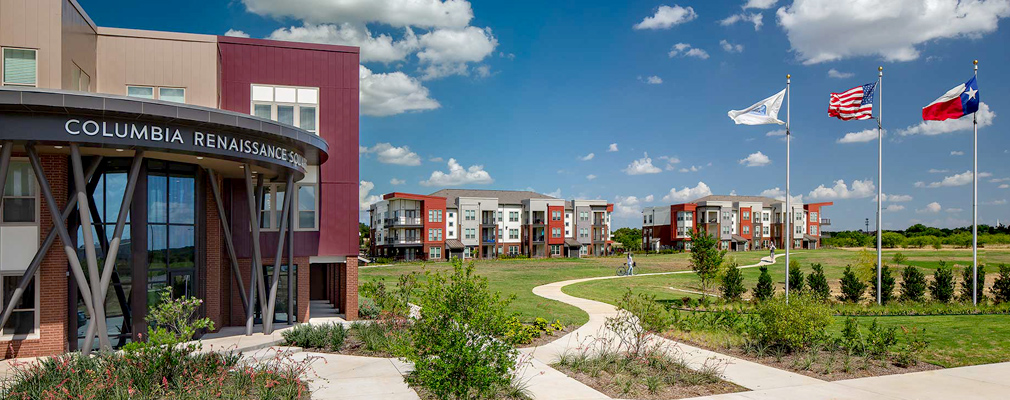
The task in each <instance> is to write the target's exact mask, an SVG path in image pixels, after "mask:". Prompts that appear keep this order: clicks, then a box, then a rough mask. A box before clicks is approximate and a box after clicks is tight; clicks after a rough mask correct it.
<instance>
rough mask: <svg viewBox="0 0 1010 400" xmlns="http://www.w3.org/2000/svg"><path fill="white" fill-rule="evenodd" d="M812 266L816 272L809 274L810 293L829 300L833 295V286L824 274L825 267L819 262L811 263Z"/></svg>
mask: <svg viewBox="0 0 1010 400" xmlns="http://www.w3.org/2000/svg"><path fill="white" fill-rule="evenodd" d="M811 268H813V270H814V272H812V273H811V274H810V275H807V286H808V287H809V288H810V295H811V296H813V297H814V298H816V299H818V300H820V301H827V300H828V298H830V297H831V287H829V286H828V278H827V277H825V276H824V267H823V266H821V264H820V263H817V264H811Z"/></svg>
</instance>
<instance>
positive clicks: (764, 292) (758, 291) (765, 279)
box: [751, 265, 1010, 301]
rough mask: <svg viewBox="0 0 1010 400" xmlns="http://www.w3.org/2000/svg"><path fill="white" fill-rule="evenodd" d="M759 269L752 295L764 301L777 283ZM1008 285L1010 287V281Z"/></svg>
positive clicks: (765, 270)
mask: <svg viewBox="0 0 1010 400" xmlns="http://www.w3.org/2000/svg"><path fill="white" fill-rule="evenodd" d="M758 268H760V269H761V275H759V276H758V283H757V286H755V287H754V290H753V291H752V292H751V293H752V294H753V295H754V298H755V299H757V300H758V301H764V300H768V299H770V298H772V295H773V294H775V283H774V282H772V276H771V274H769V273H768V267H766V266H764V265H762V266H760V267H758ZM1008 285H1010V279H1008Z"/></svg>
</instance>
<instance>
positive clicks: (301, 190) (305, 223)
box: [296, 185, 319, 230]
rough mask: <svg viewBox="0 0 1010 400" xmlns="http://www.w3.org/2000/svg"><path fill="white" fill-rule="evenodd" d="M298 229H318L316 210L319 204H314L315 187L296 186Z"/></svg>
mask: <svg viewBox="0 0 1010 400" xmlns="http://www.w3.org/2000/svg"><path fill="white" fill-rule="evenodd" d="M296 200H297V201H298V229H301V230H316V229H319V217H318V213H317V212H316V210H317V209H318V205H319V203H318V202H316V186H315V185H298V197H297V198H296Z"/></svg>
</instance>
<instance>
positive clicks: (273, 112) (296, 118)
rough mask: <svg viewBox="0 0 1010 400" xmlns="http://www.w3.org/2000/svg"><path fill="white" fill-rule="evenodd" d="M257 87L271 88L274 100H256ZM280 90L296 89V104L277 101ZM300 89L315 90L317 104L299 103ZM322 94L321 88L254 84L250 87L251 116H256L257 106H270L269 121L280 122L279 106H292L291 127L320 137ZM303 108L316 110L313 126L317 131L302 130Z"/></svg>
mask: <svg viewBox="0 0 1010 400" xmlns="http://www.w3.org/2000/svg"><path fill="white" fill-rule="evenodd" d="M257 86H258V87H268V88H270V90H271V95H270V97H271V99H273V100H272V101H265V100H254V97H253V90H254V88H256V87H257ZM278 88H282V89H294V90H295V101H294V102H287V101H277V95H276V91H277V89H278ZM300 89H311V90H315V92H316V99H315V103H308V102H306V103H301V102H299V101H298V90H300ZM321 92H322V90H320V88H318V87H311V86H288V85H270V84H262V83H252V84H250V85H249V114H251V115H256V105H257V104H258V105H268V106H270V118H269V119H270V120H271V121H275V122H280V121H277V106H290V107H292V114H293V115H292V117H291V126H294V127H297V128H299V129H303V130H306V131H308V132H312V133H313V134H315V135H317V136H320V133H319V115H320V112H319V98H320V93H321ZM302 108H312V109H315V121H314V124H313V125H314V126H315V129H305V128H302V124H301V121H302V113H301V110H302Z"/></svg>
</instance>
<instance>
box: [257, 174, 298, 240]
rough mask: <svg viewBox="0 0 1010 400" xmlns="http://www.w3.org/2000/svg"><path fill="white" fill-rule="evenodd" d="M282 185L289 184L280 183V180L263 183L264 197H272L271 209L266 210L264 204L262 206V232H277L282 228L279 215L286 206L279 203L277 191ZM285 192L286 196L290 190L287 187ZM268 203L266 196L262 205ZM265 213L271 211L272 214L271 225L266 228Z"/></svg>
mask: <svg viewBox="0 0 1010 400" xmlns="http://www.w3.org/2000/svg"><path fill="white" fill-rule="evenodd" d="M282 186H287V183H280V182H264V183H263V196H264V197H267V196H269V197H270V209H269V210H264V209H263V207H262V206H261V207H260V231H262V232H277V231H279V230H280V221H279V220H278V218H277V215H278V214H280V213H281V211H283V210H282V209H283V208H284V206H283V205H281V204H278V203H277V191H278V189H279V188H280V187H282ZM284 193H285V194H284V195H285V196H287V195H288V194H289V192H288V190H287V189H286V188H285V190H284ZM266 204H267V201H266V199H265V198H264V201H263V204H262V205H266ZM292 204H293V203H292ZM264 213H269V214H270V226H269V227H266V228H264V227H263V214H264Z"/></svg>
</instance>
